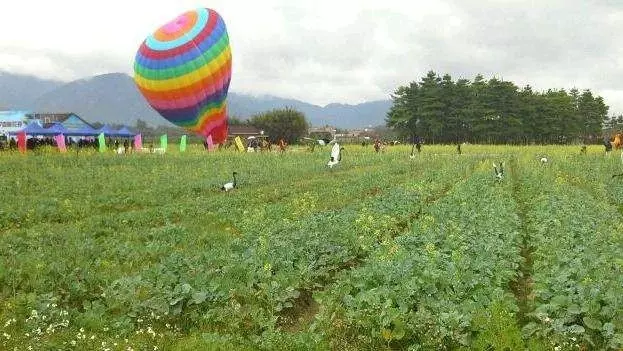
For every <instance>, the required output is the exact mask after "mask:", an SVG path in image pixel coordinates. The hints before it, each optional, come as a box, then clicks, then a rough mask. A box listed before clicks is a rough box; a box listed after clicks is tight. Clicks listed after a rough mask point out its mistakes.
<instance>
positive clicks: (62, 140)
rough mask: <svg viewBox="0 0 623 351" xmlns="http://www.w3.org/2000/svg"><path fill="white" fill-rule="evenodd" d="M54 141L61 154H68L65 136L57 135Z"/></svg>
mask: <svg viewBox="0 0 623 351" xmlns="http://www.w3.org/2000/svg"><path fill="white" fill-rule="evenodd" d="M54 140H55V141H56V146H58V150H59V151H60V152H67V147H66V146H65V136H64V135H63V134H59V135H55V136H54Z"/></svg>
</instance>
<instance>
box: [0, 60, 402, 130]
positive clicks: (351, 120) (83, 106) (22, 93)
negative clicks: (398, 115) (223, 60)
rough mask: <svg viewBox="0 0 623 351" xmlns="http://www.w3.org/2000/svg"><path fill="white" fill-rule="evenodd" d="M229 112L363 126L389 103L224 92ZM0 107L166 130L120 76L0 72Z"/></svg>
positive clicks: (374, 122)
mask: <svg viewBox="0 0 623 351" xmlns="http://www.w3.org/2000/svg"><path fill="white" fill-rule="evenodd" d="M227 101H228V108H229V114H230V116H231V117H236V118H239V119H242V120H246V119H248V118H250V117H252V116H253V115H255V114H258V113H262V112H266V111H269V110H272V109H277V108H284V107H291V108H294V109H297V110H299V111H301V112H302V113H303V114H305V116H306V118H307V121H308V122H309V123H310V124H311V125H312V126H324V125H331V126H334V127H337V128H349V129H352V128H364V127H367V126H370V125H371V126H378V125H382V124H384V123H385V116H386V114H387V111H389V108H390V107H391V100H377V101H369V102H364V103H360V104H355V105H351V104H344V103H337V102H334V103H329V104H327V105H325V106H319V105H315V104H311V103H308V102H305V101H301V100H297V99H292V98H283V97H278V96H275V95H270V94H259V95H251V94H243V93H237V92H230V93H229V94H228V97H227ZM0 109H12V110H30V111H37V112H48V111H49V112H74V113H76V114H78V115H79V116H81V117H82V118H83V119H85V120H86V121H88V122H101V123H110V124H126V125H135V124H136V121H137V120H139V119H140V120H142V121H144V122H147V123H148V124H150V125H153V126H158V125H163V126H171V125H172V124H171V123H170V122H168V121H167V120H166V119H164V118H162V117H161V116H160V115H159V114H158V113H157V112H156V111H155V110H154V109H152V108H151V106H149V104H148V103H147V102H146V100H145V99H144V98H143V96H142V95H141V93H140V92H139V90H138V89H137V88H136V85H135V84H134V80H133V79H132V77H130V76H129V75H127V74H125V73H106V74H101V75H96V76H90V77H85V78H81V79H77V80H74V81H70V82H61V81H55V80H49V79H40V78H37V77H34V76H26V75H17V74H11V73H6V72H1V71H0Z"/></svg>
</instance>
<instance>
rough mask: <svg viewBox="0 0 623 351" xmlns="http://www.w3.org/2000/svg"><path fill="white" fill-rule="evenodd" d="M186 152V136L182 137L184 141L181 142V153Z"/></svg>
mask: <svg viewBox="0 0 623 351" xmlns="http://www.w3.org/2000/svg"><path fill="white" fill-rule="evenodd" d="M184 151H186V135H182V140H181V141H180V152H184Z"/></svg>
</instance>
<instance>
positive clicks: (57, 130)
mask: <svg viewBox="0 0 623 351" xmlns="http://www.w3.org/2000/svg"><path fill="white" fill-rule="evenodd" d="M46 129H47V130H49V131H50V132H52V133H54V135H59V134H63V135H65V136H68V135H71V132H70V131H69V129H67V128H65V127H64V126H63V125H62V124H60V123H54V124H53V125H52V126H50V127H48V128H46Z"/></svg>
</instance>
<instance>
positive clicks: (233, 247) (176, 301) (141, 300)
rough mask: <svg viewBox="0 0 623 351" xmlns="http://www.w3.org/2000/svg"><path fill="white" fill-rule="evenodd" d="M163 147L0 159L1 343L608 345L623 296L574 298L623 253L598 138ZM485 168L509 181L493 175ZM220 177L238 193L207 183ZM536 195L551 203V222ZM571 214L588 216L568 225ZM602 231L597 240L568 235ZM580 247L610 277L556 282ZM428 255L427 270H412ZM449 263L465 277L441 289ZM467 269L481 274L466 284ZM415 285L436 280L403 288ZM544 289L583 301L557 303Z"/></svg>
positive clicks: (616, 333) (617, 342) (610, 167)
mask: <svg viewBox="0 0 623 351" xmlns="http://www.w3.org/2000/svg"><path fill="white" fill-rule="evenodd" d="M169 150H170V152H169V153H168V154H166V155H150V154H132V155H113V154H112V153H111V154H99V153H95V152H81V153H78V154H76V153H71V152H70V153H67V154H58V153H57V152H56V151H55V150H52V149H45V150H42V151H38V152H36V153H29V154H28V155H19V154H17V153H3V154H0V162H2V166H3V169H4V174H5V176H4V177H2V178H1V179H0V189H2V191H1V192H0V203H2V204H3V205H2V206H1V207H0V230H1V231H2V234H1V235H0V345H2V346H1V347H0V348H3V349H13V348H17V349H26V348H28V346H31V347H33V348H34V349H50V348H51V349H81V350H103V349H109V350H121V349H123V350H126V349H128V347H130V348H133V349H150V350H151V349H154V347H156V348H158V349H173V350H186V349H232V348H235V349H327V348H333V349H340V348H344V347H346V346H348V345H350V346H355V345H356V347H357V348H358V349H378V348H389V349H408V348H410V347H415V345H420V346H422V345H436V346H435V347H436V348H441V349H445V348H447V349H449V348H457V347H458V348H460V347H468V348H469V347H477V348H481V349H488V348H489V349H496V348H498V347H499V348H503V346H500V345H503V344H504V342H506V341H504V340H508V342H506V345H513V346H512V348H516V347H518V346H517V345H522V346H521V347H523V348H536V347H538V348H543V349H554V348H555V347H564V348H566V347H569V348H573V347H575V346H573V345H578V347H600V348H614V349H616V348H617V347H621V346H623V330H622V328H623V321H622V320H621V318H620V316H621V315H623V313H621V312H623V310H622V307H621V306H623V304H619V302H618V301H619V300H618V299H617V298H616V297H613V296H610V295H604V294H605V293H604V294H601V295H600V294H599V293H593V294H590V293H589V292H590V291H592V290H591V289H593V290H594V289H599V288H600V287H601V286H602V284H600V283H599V282H598V281H596V280H595V279H597V278H602V279H605V278H604V277H611V279H616V278H615V277H617V276H619V275H620V273H616V272H619V270H621V265H620V263H621V262H623V257H622V256H621V255H622V254H621V252H623V251H621V250H619V249H618V248H620V247H621V245H622V243H623V239H622V235H623V234H621V233H622V232H621V230H620V228H618V229H617V227H616V223H623V221H622V220H621V219H622V214H621V213H620V212H618V209H620V208H621V207H622V205H623V202H622V201H623V200H621V199H623V196H622V195H623V183H621V180H620V179H617V178H615V179H612V178H611V175H612V174H615V173H621V169H622V168H623V165H621V161H620V159H619V158H618V155H616V154H613V155H610V157H604V155H603V151H602V150H603V149H602V148H601V147H599V146H589V148H588V152H587V154H586V155H580V148H579V147H578V146H524V147H516V146H483V145H465V146H464V147H463V148H462V151H463V154H462V155H457V154H456V151H455V148H454V146H452V145H447V146H444V145H439V146H428V145H425V146H424V148H423V152H422V153H421V154H419V155H417V157H416V158H414V159H410V158H409V157H408V155H409V153H410V151H411V148H410V147H409V146H395V147H388V148H387V149H386V151H385V152H383V153H380V154H377V153H375V152H374V149H373V148H372V147H367V148H366V147H361V146H351V145H347V146H346V149H345V151H344V159H343V162H342V164H340V165H338V166H337V167H335V168H334V169H328V168H327V167H326V162H327V161H328V154H329V148H325V149H322V148H316V151H315V152H313V153H312V152H309V151H308V150H306V149H304V148H292V149H290V150H289V151H288V152H287V153H285V154H282V153H278V152H275V153H237V152H235V151H233V150H232V151H230V150H224V151H219V152H214V153H206V152H204V151H203V150H202V148H201V147H200V146H197V145H191V146H190V148H189V150H188V151H187V152H186V153H184V154H180V153H179V152H178V151H177V149H176V148H175V147H171V146H170V148H169ZM541 156H547V157H548V159H549V160H550V162H549V163H548V164H546V165H542V164H540V163H539V162H538V159H539V158H540V157H541ZM500 161H505V162H506V165H507V167H508V172H507V173H508V174H507V177H506V179H505V180H504V181H503V182H502V183H496V182H495V180H494V177H493V170H492V166H491V163H492V162H496V163H497V162H500ZM233 171H237V172H238V177H239V186H238V188H237V189H235V190H234V191H231V192H228V193H225V192H221V191H220V190H219V187H220V185H222V184H223V183H225V182H227V181H230V180H231V172H233ZM547 196H556V199H558V200H557V201H559V202H557V203H556V204H555V206H556V213H557V215H556V216H557V217H559V218H560V223H558V224H556V225H555V226H550V227H548V226H547V225H548V224H547V223H548V222H547V221H548V220H549V219H548V217H547V213H546V212H544V211H553V210H548V208H549V207H548V206H551V205H552V204H551V203H549V202H548V200H547V199H548V198H547ZM560 201H562V202H560ZM565 201H573V202H576V204H575V205H573V206H572V205H571V204H569V203H567V202H565ZM492 204H496V205H495V206H493V205H492ZM578 204H579V205H578ZM594 204H599V205H598V206H597V205H594ZM578 208H584V209H585V213H584V214H583V217H582V218H584V221H586V222H591V223H592V224H591V225H586V226H580V225H578V223H577V222H574V221H573V220H571V219H567V218H573V212H574V211H578ZM598 211H608V212H609V213H610V215H608V216H603V215H600V214H599V212H598ZM467 213H470V214H469V215H467ZM431 221H432V222H431ZM617 221H618V222H617ZM605 228H612V233H611V234H610V235H608V236H605V234H603V235H602V234H600V235H601V237H602V238H606V239H607V240H604V241H603V244H600V243H599V242H595V241H590V240H588V241H587V240H575V241H568V240H566V239H565V237H566V235H567V234H568V233H569V232H573V233H574V235H584V236H588V237H590V236H591V235H593V234H594V231H598V232H599V233H602V232H603V231H604V230H605ZM617 233H618V234H617ZM451 235H453V236H454V237H453V238H455V239H450V238H451V237H450V236H451ZM558 237H559V238H560V239H561V240H560V241H557V240H555V238H558ZM459 238H460V239H459ZM552 238H554V240H551V239H552ZM499 240H502V241H499ZM558 242H564V245H562V246H560V245H558V244H557V243H558ZM491 243H498V244H493V245H494V246H495V245H497V248H496V249H495V250H493V247H494V246H492V247H491V250H493V251H491V252H489V253H487V251H478V250H490V249H487V248H488V247H489V245H491ZM576 244H577V245H582V247H588V248H590V250H588V251H586V252H589V253H588V254H586V255H585V256H582V257H584V258H582V259H585V260H588V261H590V260H594V261H599V262H602V261H603V259H602V258H598V259H597V258H596V256H595V255H600V254H606V253H607V254H608V255H609V257H608V259H607V260H606V261H609V262H612V265H613V266H612V270H613V271H612V272H613V273H609V271H608V270H605V271H603V272H602V271H600V272H599V273H598V274H597V273H594V274H593V275H586V274H588V273H586V272H584V271H578V272H581V273H582V272H584V273H582V274H585V275H582V276H579V275H578V273H577V272H576V273H572V274H570V275H568V276H567V275H565V274H567V273H566V272H567V271H565V270H562V271H561V270H560V268H559V267H558V266H557V265H558V263H557V262H562V261H565V260H566V259H567V258H566V257H567V255H569V252H574V255H575V254H577V252H580V251H578V250H582V247H578V246H577V245H576ZM600 245H601V246H600ZM539 246H541V247H539ZM528 248H530V250H528ZM474 250H475V251H474ZM544 250H545V251H544ZM557 250H559V252H557ZM468 252H472V254H470V255H467V253H468ZM480 252H482V253H483V254H480ZM476 253H478V254H476ZM527 253H531V255H530V257H529V259H530V260H531V262H529V264H526V263H525V262H524V261H526V260H527V256H526V255H527ZM532 253H534V254H532ZM431 255H432V256H431ZM547 255H549V256H547ZM557 255H560V256H561V257H560V258H559V257H558V256H557ZM591 255H593V256H591ZM588 261H587V262H588ZM458 262H461V265H460V266H456V267H455V266H454V265H455V264H456V263H458ZM418 265H422V266H418ZM414 266H418V267H420V268H419V269H417V270H414V269H409V268H406V267H414ZM426 267H430V268H431V269H432V268H433V267H437V268H439V271H438V272H437V271H436V269H437V268H435V270H433V271H431V272H430V274H433V275H437V274H442V276H437V278H435V279H433V280H432V281H430V282H428V281H427V280H426V279H430V277H429V276H428V275H423V273H422V272H423V269H424V268H426ZM448 267H454V268H452V269H454V270H456V272H455V273H454V274H460V277H463V278H460V279H463V280H460V279H459V278H455V280H456V279H459V280H456V284H451V285H449V286H448V287H443V285H440V284H441V282H442V279H445V278H443V274H446V273H445V272H449V268H448ZM483 267H491V268H490V269H484V268H483ZM557 267H558V268H557ZM483 269H484V270H483ZM574 272H575V271H574ZM426 274H428V273H426ZM552 274H553V275H554V276H552ZM574 274H575V275H574ZM613 274H614V275H613ZM617 274H619V275H617ZM394 275H395V276H396V277H400V278H397V279H398V280H397V281H396V280H386V277H388V276H394ZM561 275H564V276H565V279H566V280H564V281H554V280H555V277H556V276H561ZM457 277H458V275H457ZM468 277H473V279H479V281H480V280H482V281H489V282H490V283H487V284H493V285H492V286H489V287H488V288H486V289H485V288H484V287H483V288H482V289H481V288H480V287H479V286H473V290H470V289H472V288H467V287H468V286H470V284H471V283H470V280H468ZM518 277H520V279H518ZM528 277H529V279H528ZM553 277H554V278H553ZM469 279H472V278H469ZM483 279H484V280H483ZM487 279H489V280H487ZM591 279H592V280H591ZM608 279H610V278H608ZM474 281H476V280H474ZM517 281H520V282H523V283H522V284H520V285H521V287H520V289H519V288H513V287H514V286H517V284H514V282H517ZM405 282H419V283H417V284H415V283H414V284H415V285H408V284H407V283H405ZM448 282H450V281H448ZM459 282H460V284H459ZM491 282H495V283H491ZM528 283H529V284H528ZM409 284H411V283H409ZM428 284H432V285H430V287H431V288H433V287H434V289H437V290H439V289H442V290H439V291H438V293H436V294H435V295H433V297H432V298H431V297H430V296H427V295H421V294H419V293H415V292H414V290H413V289H416V287H417V286H428ZM451 286H453V287H451ZM561 286H567V287H570V288H569V289H572V288H573V287H576V286H578V287H581V289H583V290H582V291H583V292H582V293H581V294H575V293H572V292H571V290H561V289H562V288H561ZM458 287H460V289H462V290H460V291H455V290H452V289H457V288H458ZM447 289H450V290H447ZM466 289H468V290H466ZM488 289H493V290H488ZM533 289H538V290H535V291H533ZM608 289H609V290H607V291H608V294H615V295H616V294H617V293H618V292H620V293H621V294H620V295H621V296H623V291H621V290H623V287H619V290H617V288H616V284H614V285H613V284H609V285H608ZM518 291H522V295H521V296H518V295H517V294H518ZM498 293H499V294H498ZM553 293H555V294H557V295H564V296H563V297H561V298H557V299H554V302H559V301H567V298H568V301H572V302H573V304H574V306H575V305H578V306H580V307H579V311H580V312H579V314H577V315H575V314H574V315H573V316H571V317H570V316H568V315H565V314H564V313H562V312H560V308H558V307H557V308H556V309H555V308H553V307H552V298H553V297H554V296H552V295H551V294H553ZM565 296H566V297H565ZM351 298H352V300H348V301H350V302H349V304H344V301H345V300H344V299H351ZM370 299H373V300H370ZM383 299H385V300H383ZM388 299H389V300H391V302H388V301H389V300H388ZM578 299H581V301H578ZM377 300H378V301H377ZM372 301H377V302H374V303H373V302H372ZM399 301H405V303H402V302H399ZM407 301H408V302H407ZM583 302H586V303H585V305H586V311H585V312H584V311H583V310H582V308H583V307H582V306H584V305H583ZM565 303H566V302H565ZM595 303H597V304H599V306H600V307H599V308H597V307H595V305H594V304H595ZM444 304H446V305H444ZM570 304H571V302H569V305H566V307H565V308H575V307H569V306H571V305H570ZM408 306H411V307H408ZM442 306H445V307H442ZM474 306H484V307H485V308H486V309H485V311H487V310H488V311H490V315H488V314H487V312H483V310H482V309H481V310H480V312H479V313H476V312H474V311H475V310H474V309H473V308H474ZM410 308H415V310H413V309H410ZM440 308H441V309H440ZM444 308H445V310H444ZM561 308H562V307H561ZM33 311H34V312H33ZM440 311H443V313H441V312H440ZM544 311H545V312H544ZM425 312H426V313H425ZM518 312H519V314H518ZM446 313H450V314H448V315H446ZM483 313H484V314H483ZM455 314H456V315H455ZM487 316H489V317H487ZM44 317H45V318H44ZM548 320H550V321H552V320H553V321H555V323H558V324H557V325H556V326H555V327H554V326H552V325H551V322H548ZM498 321H499V322H498ZM509 321H513V323H514V324H513V325H509V323H510V322H509ZM336 323H337V324H336ZM414 323H423V324H422V325H428V328H429V329H427V330H425V329H422V328H420V327H418V326H417V325H415V324H414ZM337 330H342V331H344V332H343V333H342V334H340V333H336V332H335V331H337ZM582 330H583V331H582ZM495 333H498V334H499V333H503V334H504V335H505V338H501V339H499V340H497V339H495V337H494V336H493V335H494V334H495ZM574 333H575V334H574ZM550 340H551V341H550ZM496 342H497V343H496Z"/></svg>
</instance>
